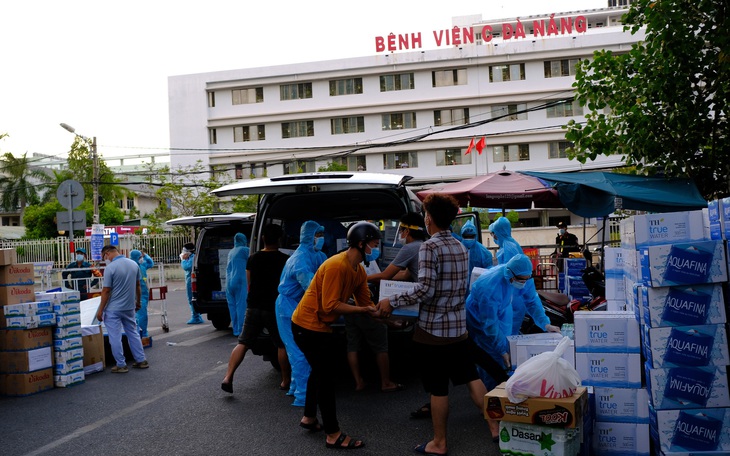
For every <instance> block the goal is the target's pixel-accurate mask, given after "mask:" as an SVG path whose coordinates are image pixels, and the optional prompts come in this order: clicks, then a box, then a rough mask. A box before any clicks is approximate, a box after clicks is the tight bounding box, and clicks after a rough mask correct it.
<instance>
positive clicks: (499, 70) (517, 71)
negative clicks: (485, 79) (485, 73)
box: [489, 63, 525, 82]
mask: <svg viewBox="0 0 730 456" xmlns="http://www.w3.org/2000/svg"><path fill="white" fill-rule="evenodd" d="M524 79H525V64H524V63H514V64H511V65H492V66H490V67H489V82H506V81H522V80H524Z"/></svg>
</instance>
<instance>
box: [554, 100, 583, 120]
mask: <svg viewBox="0 0 730 456" xmlns="http://www.w3.org/2000/svg"><path fill="white" fill-rule="evenodd" d="M545 114H546V115H547V117H548V119H550V118H554V117H573V116H582V115H583V107H582V106H581V105H580V103H578V101H577V100H573V102H572V103H558V104H556V105H554V106H549V107H548V108H546V109H545Z"/></svg>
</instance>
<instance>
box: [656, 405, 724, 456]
mask: <svg viewBox="0 0 730 456" xmlns="http://www.w3.org/2000/svg"><path fill="white" fill-rule="evenodd" d="M650 413H651V427H652V429H651V434H652V437H653V438H654V439H656V442H657V443H658V447H659V448H658V449H659V450H661V451H662V452H663V453H664V454H675V452H676V453H685V454H686V453H687V452H691V453H692V454H694V455H698V456H699V455H700V454H701V453H698V452H714V453H712V454H715V455H717V454H728V453H730V432H728V428H730V408H700V409H686V410H655V409H653V408H651V409H650Z"/></svg>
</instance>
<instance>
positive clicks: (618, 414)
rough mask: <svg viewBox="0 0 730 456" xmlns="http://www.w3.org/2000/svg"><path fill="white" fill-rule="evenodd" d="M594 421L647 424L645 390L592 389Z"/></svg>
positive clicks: (647, 403)
mask: <svg viewBox="0 0 730 456" xmlns="http://www.w3.org/2000/svg"><path fill="white" fill-rule="evenodd" d="M593 404H594V407H593V410H594V413H595V416H596V421H604V422H611V423H649V392H648V391H647V390H646V388H613V387H598V386H597V387H594V388H593Z"/></svg>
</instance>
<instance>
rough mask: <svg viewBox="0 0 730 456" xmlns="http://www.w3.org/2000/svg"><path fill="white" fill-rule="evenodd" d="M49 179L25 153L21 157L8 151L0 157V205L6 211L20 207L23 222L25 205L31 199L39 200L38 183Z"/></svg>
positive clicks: (21, 221)
mask: <svg viewBox="0 0 730 456" xmlns="http://www.w3.org/2000/svg"><path fill="white" fill-rule="evenodd" d="M34 179H35V180H38V181H41V182H46V181H48V175H47V174H46V173H44V172H43V171H41V170H40V169H37V168H34V167H32V166H31V163H30V161H29V160H28V159H27V158H26V154H23V156H22V157H21V158H17V157H15V156H14V155H13V154H11V153H10V152H6V153H5V154H4V155H3V156H2V158H0V192H2V197H1V198H0V205H1V206H2V207H3V208H4V209H5V210H6V211H14V210H16V209H18V208H20V223H21V224H22V223H23V213H24V212H25V207H26V206H27V205H28V203H29V202H31V201H37V200H38V191H37V189H36V185H37V184H36V183H35V182H33V180H34Z"/></svg>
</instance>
